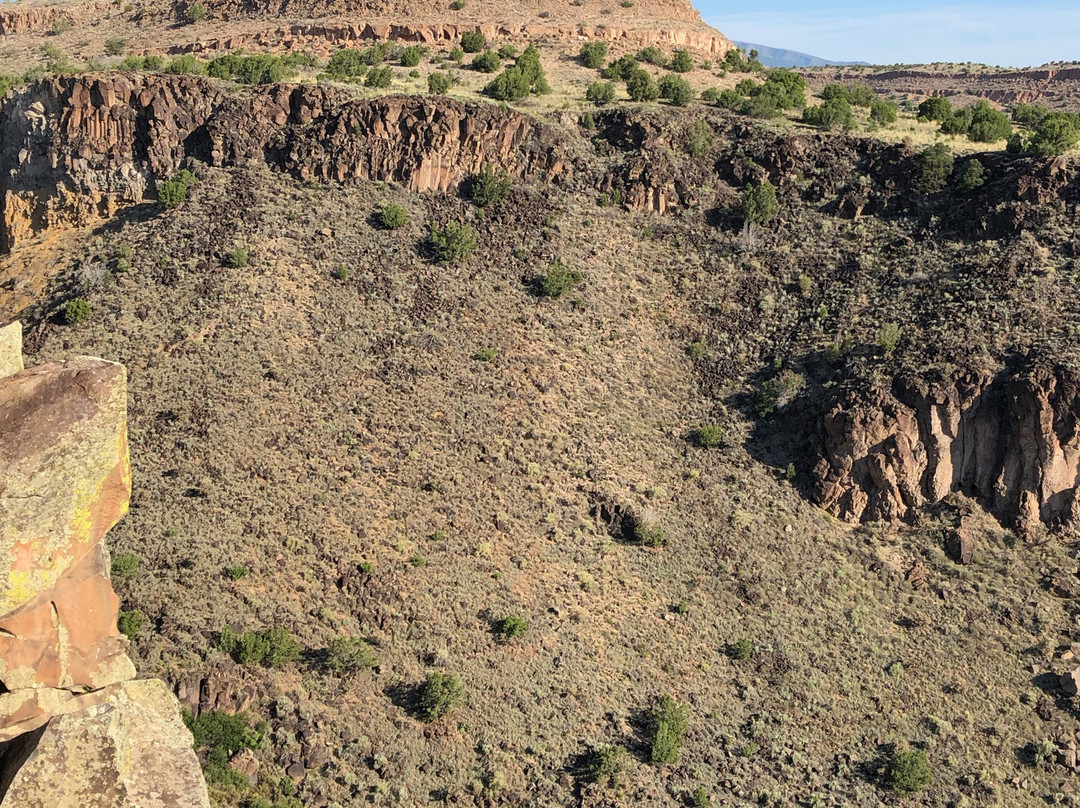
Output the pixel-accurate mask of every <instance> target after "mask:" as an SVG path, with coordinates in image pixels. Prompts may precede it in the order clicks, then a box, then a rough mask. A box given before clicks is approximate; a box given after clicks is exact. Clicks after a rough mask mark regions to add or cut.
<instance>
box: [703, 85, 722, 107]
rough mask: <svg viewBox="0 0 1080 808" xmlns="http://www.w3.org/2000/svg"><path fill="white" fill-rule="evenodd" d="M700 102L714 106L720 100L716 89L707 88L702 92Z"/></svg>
mask: <svg viewBox="0 0 1080 808" xmlns="http://www.w3.org/2000/svg"><path fill="white" fill-rule="evenodd" d="M701 100H702V101H704V102H705V103H706V104H715V103H716V102H717V101H719V100H720V90H719V89H718V88H716V87H708V88H706V89H704V90H702V91H701Z"/></svg>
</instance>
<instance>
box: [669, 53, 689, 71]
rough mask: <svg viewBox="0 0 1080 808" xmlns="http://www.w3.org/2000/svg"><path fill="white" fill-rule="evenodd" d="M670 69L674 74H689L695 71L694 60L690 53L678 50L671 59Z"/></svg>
mask: <svg viewBox="0 0 1080 808" xmlns="http://www.w3.org/2000/svg"><path fill="white" fill-rule="evenodd" d="M670 67H671V70H672V72H674V73H689V72H690V71H691V70H693V69H694V60H693V58H692V57H691V56H690V52H689V51H685V50H677V51H675V55H674V56H672V57H671V65H670Z"/></svg>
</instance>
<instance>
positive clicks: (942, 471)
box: [814, 363, 1080, 534]
mask: <svg viewBox="0 0 1080 808" xmlns="http://www.w3.org/2000/svg"><path fill="white" fill-rule="evenodd" d="M1078 417H1080V379H1078V378H1077V376H1076V374H1075V373H1072V372H1069V371H1067V370H1064V369H1062V368H1060V367H1052V366H1050V365H1047V364H1042V363H1033V364H1029V365H1027V366H1025V367H1022V368H1019V369H1016V370H1010V371H1005V372H1002V373H999V374H991V373H978V372H973V373H969V374H966V375H963V376H960V377H958V378H955V379H952V380H948V381H943V382H940V383H936V384H933V383H929V382H927V381H925V380H918V379H908V378H899V379H897V380H896V381H895V382H894V383H893V385H892V387H891V389H876V390H862V391H857V392H851V391H849V392H848V393H846V394H845V395H844V396H843V397H842V398H841V399H840V400H839V401H837V402H836V403H835V404H834V406H833V407H832V408H831V409H830V410H829V411H828V412H827V414H826V415H825V417H824V419H823V421H822V424H821V433H820V440H821V444H820V445H821V451H822V458H821V460H820V461H819V462H818V464H817V465H816V466H815V468H814V477H815V482H816V493H817V498H818V501H819V503H820V504H821V505H822V506H823V507H824V508H826V509H827V510H828V511H829V512H830V513H832V514H834V515H835V516H838V517H840V518H842V519H845V520H847V521H851V522H858V521H871V520H886V521H899V520H910V519H912V518H913V517H914V516H915V514H916V512H917V511H918V510H919V509H920V508H922V507H923V506H925V505H927V504H930V503H934V502H937V501H939V500H941V499H942V498H944V497H945V496H946V495H947V494H949V492H951V491H962V492H964V493H966V494H968V495H970V496H972V497H975V498H977V499H979V500H980V501H981V502H983V504H984V505H985V506H986V507H987V508H988V509H989V510H990V511H991V512H992V513H994V514H995V515H996V516H997V517H998V518H999V519H1001V520H1002V521H1003V522H1004V523H1006V524H1008V525H1011V526H1014V527H1016V528H1017V529H1018V531H1019V532H1021V533H1022V534H1023V533H1027V532H1029V531H1030V530H1031V529H1032V528H1033V527H1034V526H1036V525H1038V524H1039V523H1040V522H1042V523H1048V524H1049V523H1057V522H1067V523H1071V522H1075V520H1076V518H1077V517H1078V516H1080V513H1078V503H1077V499H1076V486H1077V484H1078V482H1080V434H1078V431H1077V421H1078Z"/></svg>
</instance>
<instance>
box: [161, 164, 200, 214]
mask: <svg viewBox="0 0 1080 808" xmlns="http://www.w3.org/2000/svg"><path fill="white" fill-rule="evenodd" d="M195 182H196V180H195V175H194V174H192V173H191V172H190V171H188V170H187V169H182V170H180V171H177V172H176V174H174V175H173V178H172V179H171V180H165V181H164V182H161V183H159V184H158V189H157V192H158V203H159V204H160V205H161V206H162V207H163V208H165V209H166V210H168V209H170V208H175V207H178V206H180V205H182V204H183V203H184V202H185V201H186V200H187V197H188V191H189V190H191V187H192V186H193V185H194V184H195Z"/></svg>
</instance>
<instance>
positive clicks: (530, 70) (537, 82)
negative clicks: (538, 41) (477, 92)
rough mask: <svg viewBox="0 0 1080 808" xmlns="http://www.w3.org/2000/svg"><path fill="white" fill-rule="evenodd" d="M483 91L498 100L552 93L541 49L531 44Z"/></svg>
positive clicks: (513, 99) (519, 99) (518, 98)
mask: <svg viewBox="0 0 1080 808" xmlns="http://www.w3.org/2000/svg"><path fill="white" fill-rule="evenodd" d="M483 92H484V94H485V95H488V96H490V97H491V98H494V99H495V100H496V101H521V100H524V99H525V98H528V97H529V95H530V94H537V95H543V94H544V93H550V92H551V85H550V84H548V81H547V76H546V75H545V74H544V67H543V65H541V64H540V51H538V50H537V49H536V46H535V45H529V47H527V48H526V49H525V50H524V51H523V52H522V54H521V55H520V56H519V57H518V58H517V61H516V62H515V63H514V64H513V65H512V66H511V67H508V68H506V69H505V70H503V72H502V73H500V74H499V75H498V76H496V77H495V78H494V79H493V80H492V81H491V82H489V83H488V84H487V85H486V86H485V87H484V90H483Z"/></svg>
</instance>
